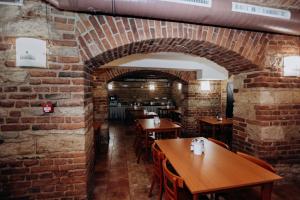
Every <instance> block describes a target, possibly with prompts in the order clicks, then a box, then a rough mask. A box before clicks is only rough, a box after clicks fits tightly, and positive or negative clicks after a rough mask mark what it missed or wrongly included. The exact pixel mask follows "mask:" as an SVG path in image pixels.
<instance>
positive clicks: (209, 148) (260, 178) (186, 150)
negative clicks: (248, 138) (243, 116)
mask: <svg viewBox="0 0 300 200" xmlns="http://www.w3.org/2000/svg"><path fill="white" fill-rule="evenodd" d="M191 141H192V138H186V139H179V138H178V139H168V140H156V141H155V142H156V143H157V145H158V146H159V148H160V149H161V150H162V152H163V153H164V154H165V156H166V157H167V158H168V160H169V161H170V162H171V164H172V165H173V167H174V169H175V170H176V171H177V173H178V174H179V175H180V176H181V177H182V178H183V180H184V182H185V184H186V186H187V187H188V188H189V190H190V191H191V193H192V194H193V197H194V199H198V195H199V194H205V193H215V192H218V191H223V190H228V189H234V188H241V187H247V186H248V187H250V186H261V187H262V198H261V199H262V200H270V199H271V193H272V185H273V182H274V181H276V180H279V179H281V177H280V176H278V175H276V174H274V173H272V172H270V171H268V170H266V169H264V168H262V167H260V166H258V165H256V164H254V163H252V162H250V161H248V160H246V159H244V158H242V157H240V156H238V155H237V154H235V153H233V152H231V151H229V150H227V149H225V148H222V147H220V146H218V145H216V144H215V143H212V142H210V141H209V140H206V139H205V153H204V154H202V155H194V154H193V152H191V151H190V144H191Z"/></svg>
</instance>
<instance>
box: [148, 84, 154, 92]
mask: <svg viewBox="0 0 300 200" xmlns="http://www.w3.org/2000/svg"><path fill="white" fill-rule="evenodd" d="M149 90H150V91H154V90H155V85H154V84H153V83H150V85H149Z"/></svg>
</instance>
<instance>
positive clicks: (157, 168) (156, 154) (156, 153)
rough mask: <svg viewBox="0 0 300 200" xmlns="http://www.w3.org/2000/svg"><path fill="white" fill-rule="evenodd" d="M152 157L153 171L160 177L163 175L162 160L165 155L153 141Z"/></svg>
mask: <svg viewBox="0 0 300 200" xmlns="http://www.w3.org/2000/svg"><path fill="white" fill-rule="evenodd" d="M152 157H153V164H154V173H155V174H156V175H157V176H158V177H159V178H162V177H163V170H162V161H163V160H164V157H165V156H164V154H163V153H162V152H161V150H160V149H159V147H158V146H157V144H156V143H155V142H154V143H153V144H152Z"/></svg>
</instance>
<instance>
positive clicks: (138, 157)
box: [136, 147, 143, 163]
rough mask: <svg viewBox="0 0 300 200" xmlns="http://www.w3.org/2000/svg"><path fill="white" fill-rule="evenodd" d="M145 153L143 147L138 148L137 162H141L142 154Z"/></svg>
mask: <svg viewBox="0 0 300 200" xmlns="http://www.w3.org/2000/svg"><path fill="white" fill-rule="evenodd" d="M142 154H143V149H142V147H141V148H140V149H139V150H138V153H137V161H136V162H137V163H140V160H141V156H142Z"/></svg>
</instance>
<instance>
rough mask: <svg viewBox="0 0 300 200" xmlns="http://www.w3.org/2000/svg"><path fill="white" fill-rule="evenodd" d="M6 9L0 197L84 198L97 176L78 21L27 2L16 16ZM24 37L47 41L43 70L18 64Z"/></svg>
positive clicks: (0, 41)
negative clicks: (47, 109)
mask: <svg viewBox="0 0 300 200" xmlns="http://www.w3.org/2000/svg"><path fill="white" fill-rule="evenodd" d="M6 8H7V10H10V11H8V12H9V13H10V15H7V13H4V15H5V19H6V21H5V22H3V21H2V24H1V27H3V29H1V32H0V47H1V48H0V56H1V60H0V107H1V109H0V135H1V138H3V139H4V143H3V144H1V145H0V163H1V164H0V180H1V181H0V198H4V199H6V198H18V199H23V198H28V199H49V198H59V199H61V198H72V199H73V198H76V199H85V198H87V196H88V192H87V189H88V188H91V187H90V186H91V181H92V172H93V170H92V166H93V156H92V152H93V129H92V128H91V127H92V126H91V124H92V95H91V82H90V78H89V77H90V72H89V70H88V68H86V67H84V64H83V63H82V61H81V58H80V56H79V53H78V43H77V39H76V34H75V21H76V18H75V15H74V13H69V12H62V11H58V10H56V9H53V8H52V7H50V6H46V4H44V3H41V2H37V1H30V0H29V1H26V2H25V5H24V6H23V7H20V9H17V10H15V8H16V7H14V6H6ZM0 15H1V14H0ZM2 17H3V16H1V18H2ZM20 24H22V26H21V25H20ZM19 36H24V37H34V38H40V39H43V40H46V41H47V52H48V53H47V68H46V69H34V68H19V67H16V66H15V61H14V60H15V39H16V37H19ZM46 102H52V103H53V104H54V105H55V108H54V113H51V114H44V113H43V112H42V107H41V105H42V104H43V103H46ZM88 186H89V187H88Z"/></svg>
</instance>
